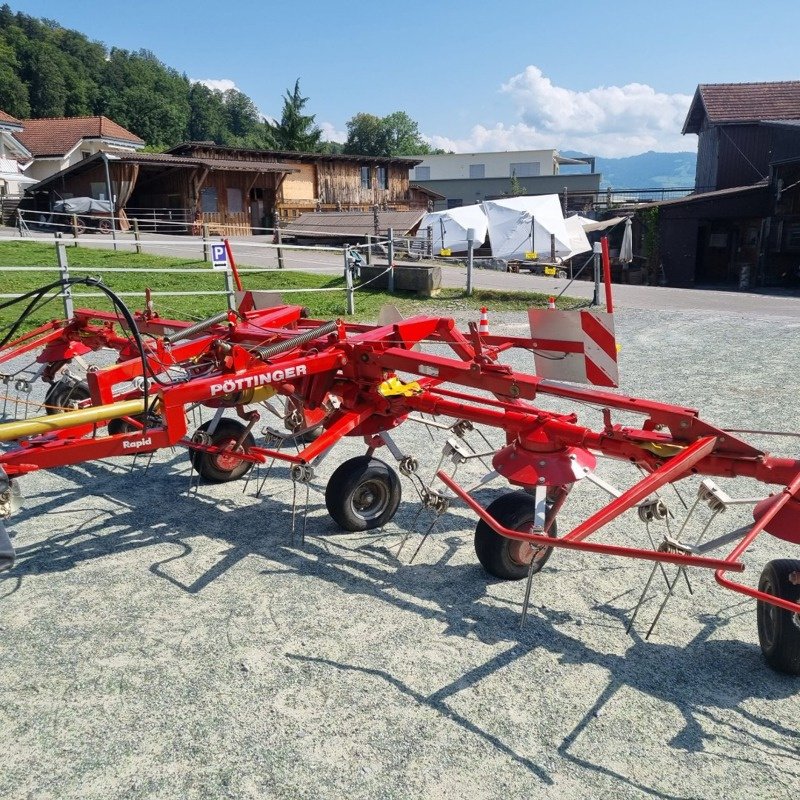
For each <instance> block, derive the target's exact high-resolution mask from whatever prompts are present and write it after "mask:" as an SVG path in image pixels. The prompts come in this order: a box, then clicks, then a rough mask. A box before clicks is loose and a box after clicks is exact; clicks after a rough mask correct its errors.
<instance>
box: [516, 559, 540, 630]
mask: <svg viewBox="0 0 800 800" xmlns="http://www.w3.org/2000/svg"><path fill="white" fill-rule="evenodd" d="M535 563H536V559H535V558H534V559H531V563H530V566H529V567H528V580H527V581H526V583H525V599H524V600H523V601H522V616H521V617H520V620H519V627H520V628H523V627H525V620H526V619H527V618H528V605H529V604H530V601H531V587H532V586H533V576H534V574H535V573H534V571H533V565H534V564H535Z"/></svg>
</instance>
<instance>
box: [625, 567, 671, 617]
mask: <svg viewBox="0 0 800 800" xmlns="http://www.w3.org/2000/svg"><path fill="white" fill-rule="evenodd" d="M658 566H659V562H656V563H655V564H653V568H652V569H651V570H650V575H649V576H648V578H647V581H646V582H645V585H644V589H642V594H641V596H640V597H639V602H638V603H637V604H636V608H634V609H633V614H632V615H631V618H630V621H629V622H628V626H627V627H626V628H625V633H630V632H631V628H633V623H634V622H635V621H636V615H637V614H638V613H639V609H640V608H641V607H642V603H644V598H645V597H646V596H647V590H648V589H649V588H650V584H651V583H652V582H653V578H654V577H655V574H656V569H657V568H658ZM661 571H662V572H663V571H664V568H663V566H662V568H661ZM666 577H667V576H666V575H664V579H665V580H666ZM667 586H669V581H667Z"/></svg>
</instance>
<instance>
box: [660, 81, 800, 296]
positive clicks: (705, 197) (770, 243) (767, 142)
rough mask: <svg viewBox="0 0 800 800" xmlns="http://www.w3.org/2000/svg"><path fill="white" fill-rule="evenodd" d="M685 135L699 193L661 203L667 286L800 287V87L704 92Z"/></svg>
mask: <svg viewBox="0 0 800 800" xmlns="http://www.w3.org/2000/svg"><path fill="white" fill-rule="evenodd" d="M683 133H696V134H697V135H698V137H699V141H698V151H697V169H696V174H695V191H694V193H693V194H692V195H690V196H688V197H684V198H681V199H679V200H668V201H665V202H663V203H658V204H656V205H657V206H658V209H659V238H660V253H661V260H662V265H663V271H664V278H665V280H666V282H667V283H668V284H669V285H671V286H693V285H696V284H701V285H719V284H723V285H724V284H728V285H734V286H736V285H740V286H741V287H742V288H745V287H748V286H796V285H800V274H798V273H797V267H796V264H797V263H798V262H800V201H799V200H798V198H799V197H800V193H798V180H800V81H783V82H779V83H724V84H701V85H699V86H698V87H697V90H696V92H695V95H694V98H693V100H692V104H691V106H690V108H689V112H688V114H687V116H686V122H685V123H684V126H683Z"/></svg>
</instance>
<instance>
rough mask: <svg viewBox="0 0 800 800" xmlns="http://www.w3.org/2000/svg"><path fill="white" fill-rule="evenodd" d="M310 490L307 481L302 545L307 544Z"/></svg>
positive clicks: (301, 536)
mask: <svg viewBox="0 0 800 800" xmlns="http://www.w3.org/2000/svg"><path fill="white" fill-rule="evenodd" d="M310 492H311V490H310V487H309V484H308V483H306V507H305V511H304V512H303V530H302V531H301V533H300V547H305V546H306V522H308V500H309V495H310Z"/></svg>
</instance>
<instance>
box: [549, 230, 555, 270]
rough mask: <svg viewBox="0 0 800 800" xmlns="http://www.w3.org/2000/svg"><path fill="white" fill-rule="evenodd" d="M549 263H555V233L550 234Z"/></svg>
mask: <svg viewBox="0 0 800 800" xmlns="http://www.w3.org/2000/svg"><path fill="white" fill-rule="evenodd" d="M550 263H551V264H555V263H556V235H555V234H554V233H551V234H550Z"/></svg>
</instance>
